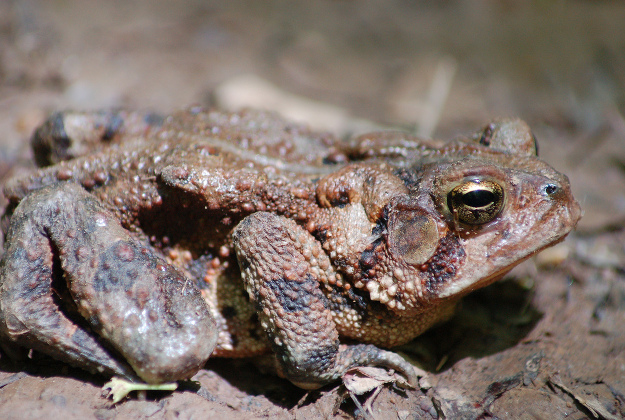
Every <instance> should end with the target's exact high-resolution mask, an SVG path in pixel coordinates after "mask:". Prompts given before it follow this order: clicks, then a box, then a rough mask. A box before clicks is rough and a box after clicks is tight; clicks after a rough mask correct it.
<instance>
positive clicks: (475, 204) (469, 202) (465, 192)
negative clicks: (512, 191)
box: [447, 180, 504, 225]
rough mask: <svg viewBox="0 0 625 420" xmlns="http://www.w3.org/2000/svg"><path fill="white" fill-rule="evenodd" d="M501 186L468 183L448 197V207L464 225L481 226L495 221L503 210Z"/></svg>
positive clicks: (492, 183)
mask: <svg viewBox="0 0 625 420" xmlns="http://www.w3.org/2000/svg"><path fill="white" fill-rule="evenodd" d="M503 201H504V194H503V188H501V185H499V184H497V183H496V182H493V181H482V180H470V181H466V182H464V183H462V184H460V185H458V186H457V187H455V188H454V189H453V190H451V191H450V192H449V194H448V195H447V206H448V207H449V210H450V211H451V213H452V214H453V215H454V217H456V218H457V219H458V220H459V221H461V222H462V223H466V224H468V225H481V224H484V223H487V222H490V221H491V220H493V219H494V218H495V217H497V215H498V214H499V212H500V211H501V209H502V208H503Z"/></svg>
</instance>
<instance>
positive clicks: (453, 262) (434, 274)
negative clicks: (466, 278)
mask: <svg viewBox="0 0 625 420" xmlns="http://www.w3.org/2000/svg"><path fill="white" fill-rule="evenodd" d="M465 256H466V254H465V252H464V248H463V247H462V246H461V245H460V242H459V241H458V238H457V237H456V236H455V235H453V234H451V233H450V234H448V235H447V236H445V237H444V238H443V239H441V241H440V242H439V244H438V248H437V249H436V252H435V253H434V255H433V256H432V258H430V259H429V260H428V261H427V262H426V263H425V264H423V265H422V270H423V272H424V273H425V274H426V276H427V277H428V280H427V283H426V287H427V290H429V291H430V292H432V293H435V292H436V290H438V288H439V287H440V286H441V285H442V284H444V283H445V282H446V281H447V280H449V279H450V278H453V277H454V276H455V275H456V269H457V267H460V265H461V264H462V262H463V261H464V258H465Z"/></svg>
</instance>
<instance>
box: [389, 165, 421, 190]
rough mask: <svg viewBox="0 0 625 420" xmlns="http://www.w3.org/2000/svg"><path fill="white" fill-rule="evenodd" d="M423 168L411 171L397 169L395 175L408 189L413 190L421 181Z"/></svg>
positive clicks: (415, 168) (411, 169) (414, 168)
mask: <svg viewBox="0 0 625 420" xmlns="http://www.w3.org/2000/svg"><path fill="white" fill-rule="evenodd" d="M421 173H422V171H421V167H413V168H410V169H405V168H404V169H397V170H396V171H395V172H394V174H395V176H397V177H398V178H399V179H401V180H402V181H403V182H404V185H405V186H406V187H408V189H413V188H414V187H416V186H417V185H418V184H419V182H420V181H421Z"/></svg>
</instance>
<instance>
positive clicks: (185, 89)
mask: <svg viewBox="0 0 625 420" xmlns="http://www.w3.org/2000/svg"><path fill="white" fill-rule="evenodd" d="M195 103H199V104H203V105H217V106H221V107H234V108H237V107H241V106H246V105H251V106H257V107H258V106H261V107H266V108H271V109H276V110H278V111H281V112H284V113H286V114H288V115H289V116H291V117H292V118H298V119H303V120H304V121H308V122H309V123H310V124H312V125H314V126H316V127H319V128H324V129H328V130H331V131H334V132H336V133H339V134H341V135H350V134H354V133H357V132H359V131H362V130H363V129H366V128H367V127H370V126H372V125H381V126H392V127H400V128H404V129H407V130H411V131H414V132H416V133H419V134H422V135H426V136H430V135H431V136H435V137H443V138H447V137H451V136H454V135H456V134H459V133H468V132H472V131H474V130H476V129H478V128H480V127H481V126H482V125H484V124H485V123H486V122H487V121H488V120H489V119H491V118H493V117H497V116H511V115H512V116H520V117H522V118H524V119H525V120H526V121H527V122H528V123H529V124H530V126H532V127H533V129H534V132H535V135H536V137H537V138H538V140H539V142H540V153H541V155H542V157H543V158H544V159H545V160H546V161H548V162H549V163H551V164H552V165H553V166H555V167H556V168H557V169H559V170H560V171H562V172H564V173H566V174H568V175H569V177H570V178H571V182H572V185H573V190H574V192H575V196H576V197H577V198H578V200H579V201H580V203H581V204H582V207H583V209H584V218H583V219H582V221H581V222H580V224H579V226H578V229H577V232H575V233H574V234H573V235H571V236H570V237H569V238H568V239H567V241H566V242H564V243H562V244H560V245H558V246H557V247H556V248H553V249H551V250H548V251H546V252H544V253H542V254H540V255H539V256H537V257H536V258H534V259H533V260H531V261H528V262H527V263H524V264H523V265H521V266H520V267H518V268H517V269H515V270H514V271H513V272H512V273H511V274H510V275H509V276H508V277H507V279H505V280H503V281H501V282H499V283H497V284H494V285H493V286H491V287H488V288H486V289H484V290H481V291H478V292H476V293H474V294H472V295H470V296H468V297H467V298H465V299H464V301H463V304H462V306H461V308H460V310H459V311H458V313H457V314H456V316H455V317H454V318H453V319H452V320H451V321H450V322H448V323H446V324H444V325H441V326H439V327H436V328H435V329H433V330H431V331H429V332H427V333H426V334H424V335H423V336H421V337H419V338H418V339H417V340H415V341H414V342H413V343H410V344H409V345H406V346H404V347H403V348H401V349H400V350H401V352H403V354H404V355H406V356H407V357H409V358H411V359H412V360H413V361H414V363H415V364H416V365H418V366H420V367H421V368H423V369H424V370H425V371H426V376H425V377H424V378H422V380H421V382H420V387H419V389H416V390H410V391H405V390H400V389H396V388H393V387H391V386H385V387H382V388H380V389H379V390H378V391H379V392H376V391H374V392H370V393H367V394H365V395H362V396H360V397H357V398H356V397H354V398H352V397H350V396H349V395H347V394H346V393H345V391H344V388H343V387H341V386H337V385H334V386H328V387H326V388H323V389H321V390H319V391H315V392H308V393H307V392H305V391H303V390H300V389H298V388H296V387H294V386H293V385H291V384H290V383H289V382H286V381H283V380H280V379H277V378H274V377H272V376H268V375H264V374H262V373H260V372H259V371H258V370H256V368H255V367H254V366H253V365H251V364H250V363H249V362H246V361H240V360H239V361H231V360H217V359H216V360H211V361H209V363H208V365H207V366H206V369H204V370H202V371H201V372H200V373H199V374H198V375H197V376H196V377H195V378H194V381H191V382H188V383H185V384H183V385H182V387H181V390H180V391H176V392H174V393H169V394H148V395H147V397H146V398H144V399H143V400H137V399H136V398H133V399H131V400H127V401H125V402H122V403H120V404H117V405H113V404H112V403H111V402H110V401H108V400H106V399H104V398H103V397H102V396H101V392H100V388H101V386H102V385H103V383H104V382H105V379H106V378H100V377H95V376H89V375H87V374H85V373H84V372H82V371H80V370H76V369H71V368H68V367H66V366H63V365H62V364H59V363H56V362H54V361H51V360H49V359H47V358H45V357H42V356H40V355H37V354H33V355H31V357H30V358H29V359H26V360H25V361H22V362H18V363H15V362H12V361H10V360H8V358H7V357H6V355H1V357H0V418H3V419H13V418H15V419H18V418H19V419H24V418H46V419H49V418H63V419H67V420H69V419H79V418H80V419H83V418H97V419H109V418H150V419H161V418H183V419H187V418H189V419H190V418H210V419H222V418H223V419H226V418H228V419H229V418H232V419H255V418H269V417H271V418H274V419H291V418H297V419H304V418H305V419H327V418H365V419H369V418H376V419H394V418H398V419H416V418H418V419H420V418H426V419H427V418H452V419H456V418H466V419H473V418H484V419H486V418H503V419H505V418H514V419H543V418H544V419H558V418H567V419H585V418H591V419H592V418H603V419H619V418H625V118H624V113H623V112H624V111H625V3H623V2H618V1H582V0H576V1H573V0H571V1H568V2H563V1H533V2H521V1H512V0H504V1H494V0H493V1H478V0H475V1H473V0H449V1H441V2H425V1H401V0H387V1H384V2H381V1H380V2H376V1H372V0H334V1H329V0H328V1H316V2H315V1H309V2H293V1H287V0H284V1H270V0H266V1H253V0H250V1H243V0H231V1H229V2H220V1H204V2H202V1H191V0H182V1H177V2H170V1H167V0H152V1H148V0H145V1H131V0H110V1H106V2H104V1H100V2H99V1H96V0H82V1H67V0H64V1H63V0H47V1H44V0H4V1H2V2H0V133H1V135H0V176H2V179H6V178H7V177H9V176H11V175H12V174H15V173H18V172H20V171H23V170H24V169H25V168H28V167H29V165H31V164H30V163H29V162H30V150H29V149H28V138H29V136H30V133H31V132H32V130H33V128H34V127H35V126H36V125H37V124H38V123H40V122H41V121H42V120H43V119H44V118H45V116H46V115H47V114H48V113H50V112H51V111H54V110H60V109H67V108H73V109H81V110H83V109H99V108H106V107H126V108H140V109H151V110H155V111H159V112H167V111H171V110H174V109H177V108H180V107H184V106H187V105H190V104H195ZM354 400H356V401H354Z"/></svg>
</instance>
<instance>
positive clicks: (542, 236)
mask: <svg viewBox="0 0 625 420" xmlns="http://www.w3.org/2000/svg"><path fill="white" fill-rule="evenodd" d="M581 216H582V211H581V208H580V206H579V204H578V203H577V201H575V200H574V199H573V198H572V197H571V200H570V202H569V204H568V205H567V206H563V207H561V208H559V209H558V211H557V214H556V215H554V216H553V217H552V218H551V222H550V223H548V224H546V225H545V226H543V228H542V229H538V228H536V226H535V227H534V228H533V231H534V233H533V234H531V233H528V234H527V236H526V237H525V236H524V237H523V241H521V242H519V243H517V244H516V245H511V246H509V247H508V249H500V250H499V251H498V255H496V256H491V257H489V256H487V255H488V252H487V250H488V249H489V245H488V241H484V242H483V243H481V244H476V243H473V245H472V246H471V248H472V250H467V254H469V255H473V258H470V257H469V258H467V260H466V261H465V263H464V265H463V267H462V268H461V269H460V270H458V272H457V275H456V277H455V278H454V279H451V280H450V281H449V282H448V283H447V284H446V285H445V286H443V288H442V289H441V290H440V293H439V297H440V298H443V299H445V298H452V297H453V298H457V297H461V296H463V295H466V294H467V293H470V292H471V291H473V290H476V289H479V288H482V287H485V286H488V285H489V284H491V283H494V282H495V281H497V280H499V279H501V278H502V277H503V276H505V275H506V274H507V273H508V272H509V271H510V270H512V269H513V268H514V267H516V266H517V265H519V264H520V263H522V262H523V261H525V260H527V259H529V258H531V257H532V256H534V255H536V254H538V253H539V252H541V251H543V250H544V249H546V248H549V247H551V246H554V245H556V244H558V243H560V242H562V241H563V240H564V239H565V238H566V236H567V235H568V234H569V233H570V232H571V231H572V230H573V229H574V228H575V225H576V224H577V222H578V221H579V219H580V218H581ZM476 239H477V238H475V237H474V238H472V239H471V240H472V241H476ZM523 243H525V244H530V245H528V246H523ZM475 256H478V257H475Z"/></svg>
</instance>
